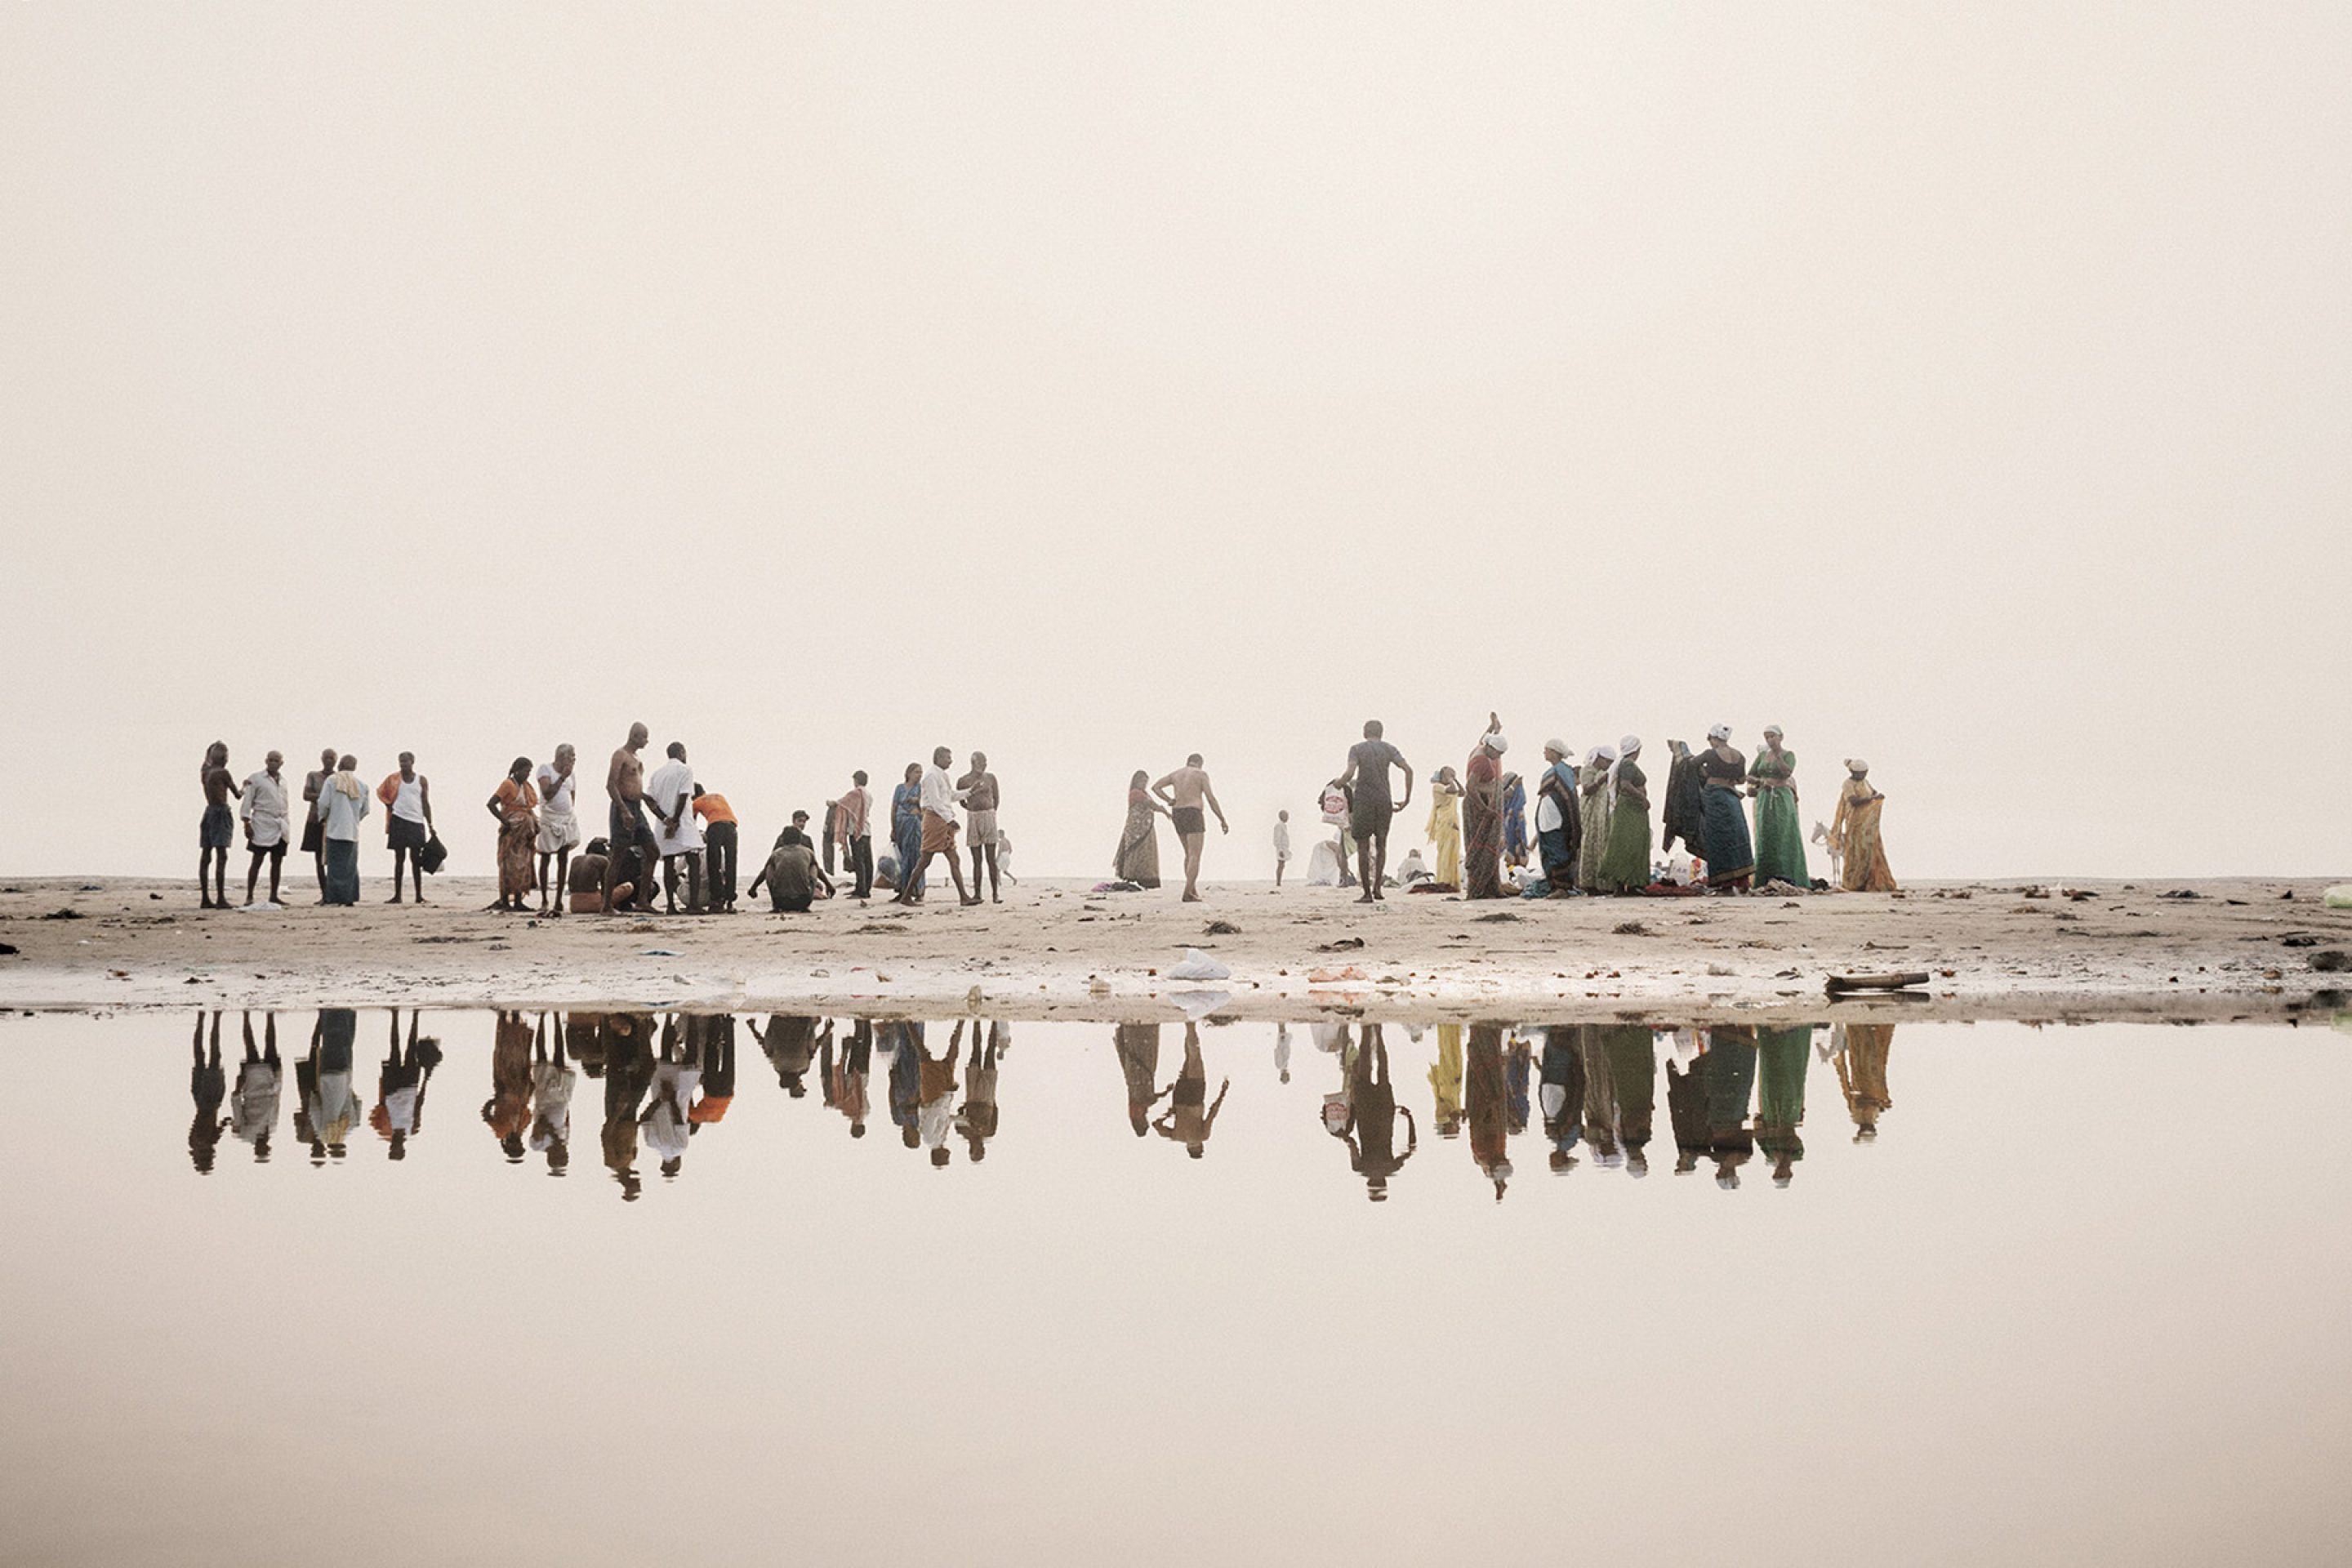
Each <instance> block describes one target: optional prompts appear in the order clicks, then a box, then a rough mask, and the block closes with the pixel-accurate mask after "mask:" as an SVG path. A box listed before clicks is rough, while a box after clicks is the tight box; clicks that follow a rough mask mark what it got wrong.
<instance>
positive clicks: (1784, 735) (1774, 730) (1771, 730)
mask: <svg viewBox="0 0 2352 1568" xmlns="http://www.w3.org/2000/svg"><path fill="white" fill-rule="evenodd" d="M1764 732H1765V733H1766V734H1768V735H1778V736H1780V738H1781V739H1782V740H1784V741H1785V740H1787V739H1788V738H1789V731H1786V730H1783V729H1782V728H1780V725H1778V724H1767V725H1765V726H1764Z"/></svg>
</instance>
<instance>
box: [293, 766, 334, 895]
mask: <svg viewBox="0 0 2352 1568" xmlns="http://www.w3.org/2000/svg"><path fill="white" fill-rule="evenodd" d="M340 754H341V753H340V752H337V751H336V750H335V748H334V747H332V746H329V747H328V748H327V749H326V750H325V751H323V752H320V753H319V771H318V772H317V773H306V774H304V775H303V778H302V853H303V854H305V855H308V856H309V857H310V869H311V870H312V871H314V872H316V873H317V874H318V878H319V901H320V903H322V904H323V903H325V902H326V901H327V837H326V825H325V824H324V823H322V822H320V820H319V791H320V788H321V787H322V786H324V785H325V784H326V782H327V780H328V779H329V778H330V777H331V776H332V775H333V773H334V771H335V758H336V757H337V756H339V755H340Z"/></svg>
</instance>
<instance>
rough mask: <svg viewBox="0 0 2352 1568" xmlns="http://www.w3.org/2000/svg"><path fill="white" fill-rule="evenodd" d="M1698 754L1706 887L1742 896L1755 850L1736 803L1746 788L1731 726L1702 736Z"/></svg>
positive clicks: (1719, 726)
mask: <svg viewBox="0 0 2352 1568" xmlns="http://www.w3.org/2000/svg"><path fill="white" fill-rule="evenodd" d="M1706 739H1707V749H1706V751H1704V752H1700V753H1699V754H1698V775H1699V783H1700V785H1701V789H1700V801H1701V803H1702V805H1703V806H1704V807H1705V810H1706V842H1705V845H1704V846H1703V851H1704V855H1705V858H1706V882H1707V886H1708V887H1710V888H1715V889H1718V890H1721V891H1726V892H1735V893H1744V892H1746V891H1747V890H1748V880H1749V879H1751V878H1752V877H1754V876H1755V874H1756V851H1755V849H1754V848H1753V847H1751V845H1750V844H1749V842H1748V812H1747V809H1746V807H1744V806H1743V805H1741V804H1740V795H1741V792H1742V791H1743V790H1745V789H1746V788H1747V785H1748V759H1747V758H1746V757H1744V756H1742V755H1741V754H1740V753H1739V751H1738V748H1737V747H1735V746H1734V745H1732V743H1731V726H1730V725H1728V724H1717V726H1716V727H1715V728H1714V729H1712V730H1709V731H1707V732H1706Z"/></svg>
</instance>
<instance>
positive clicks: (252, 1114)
mask: <svg viewBox="0 0 2352 1568" xmlns="http://www.w3.org/2000/svg"><path fill="white" fill-rule="evenodd" d="M278 1084H279V1080H278V1069H277V1068H274V1067H271V1066H270V1065H269V1064H268V1062H246V1063H244V1064H243V1065H241V1066H240V1067H238V1068H237V1069H236V1098H235V1099H234V1100H230V1101H229V1106H228V1119H229V1131H232V1132H234V1133H236V1135H237V1136H238V1137H239V1138H242V1139H244V1140H245V1141H246V1142H248V1143H257V1142H260V1141H261V1140H262V1139H263V1138H264V1137H266V1136H268V1132H269V1130H270V1129H271V1128H273V1127H275V1126H277V1125H278Z"/></svg>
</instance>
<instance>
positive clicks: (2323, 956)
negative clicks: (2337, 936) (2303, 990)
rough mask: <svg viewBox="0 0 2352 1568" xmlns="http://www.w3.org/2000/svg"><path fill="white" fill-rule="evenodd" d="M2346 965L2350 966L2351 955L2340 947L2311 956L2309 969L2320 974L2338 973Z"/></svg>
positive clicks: (2351, 961)
mask: <svg viewBox="0 0 2352 1568" xmlns="http://www.w3.org/2000/svg"><path fill="white" fill-rule="evenodd" d="M2347 965H2352V954H2347V953H2346V952H2345V951H2344V950H2343V949H2342V948H2340V947H2331V948H2329V949H2328V950H2327V951H2326V952H2315V953H2313V954H2312V955H2311V967H2312V968H2314V969H2316V970H2317V971H2319V973H2322V974H2335V973H2340V972H2341V971H2343V970H2344V969H2345V968H2346V967H2347Z"/></svg>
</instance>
